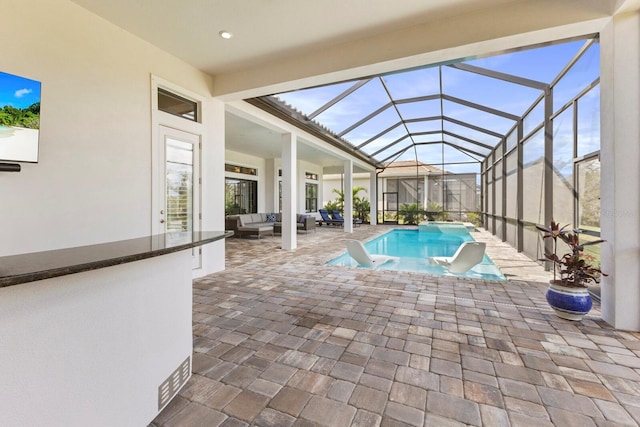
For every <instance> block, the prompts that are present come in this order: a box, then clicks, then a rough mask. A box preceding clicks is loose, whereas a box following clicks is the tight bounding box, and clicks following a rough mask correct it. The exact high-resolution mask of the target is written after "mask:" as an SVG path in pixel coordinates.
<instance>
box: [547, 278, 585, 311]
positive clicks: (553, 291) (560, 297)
mask: <svg viewBox="0 0 640 427" xmlns="http://www.w3.org/2000/svg"><path fill="white" fill-rule="evenodd" d="M547 302H548V303H549V305H550V306H551V308H553V309H554V310H555V311H556V314H557V315H558V317H562V318H563V319H567V320H582V318H583V317H584V315H585V314H587V313H588V312H589V310H591V306H592V305H593V302H592V301H591V295H589V291H587V289H586V288H569V287H566V286H562V285H560V284H558V283H557V282H550V283H549V289H547Z"/></svg>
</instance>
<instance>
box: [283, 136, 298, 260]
mask: <svg viewBox="0 0 640 427" xmlns="http://www.w3.org/2000/svg"><path fill="white" fill-rule="evenodd" d="M297 157H298V146H297V144H296V135H295V134H293V133H286V134H284V135H282V249H284V250H292V249H295V248H296V247H297V234H296V232H297V231H296V206H297V200H296V195H297V192H296V186H297V181H298V179H297V173H298V172H297V170H296V159H297Z"/></svg>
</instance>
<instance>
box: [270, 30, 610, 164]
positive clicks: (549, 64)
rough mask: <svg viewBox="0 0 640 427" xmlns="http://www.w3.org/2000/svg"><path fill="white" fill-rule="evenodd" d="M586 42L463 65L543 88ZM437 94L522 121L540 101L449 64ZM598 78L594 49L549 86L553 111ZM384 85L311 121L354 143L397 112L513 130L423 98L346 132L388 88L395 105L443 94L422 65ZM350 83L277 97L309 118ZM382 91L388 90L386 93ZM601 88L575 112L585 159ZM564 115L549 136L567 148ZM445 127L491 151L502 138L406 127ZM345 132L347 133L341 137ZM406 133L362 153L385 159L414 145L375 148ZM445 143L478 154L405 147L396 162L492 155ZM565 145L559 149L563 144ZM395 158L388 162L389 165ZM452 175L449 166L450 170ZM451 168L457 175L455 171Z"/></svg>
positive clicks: (529, 91) (383, 100)
mask: <svg viewBox="0 0 640 427" xmlns="http://www.w3.org/2000/svg"><path fill="white" fill-rule="evenodd" d="M585 43H586V41H585V40H578V41H573V42H568V43H562V44H555V45H550V46H545V47H539V48H534V49H528V50H520V51H517V52H513V53H508V54H503V55H496V56H490V57H486V58H480V59H472V60H467V61H465V63H466V64H470V65H473V66H477V67H481V68H485V69H489V70H494V71H499V72H502V73H507V74H513V75H517V76H520V77H523V78H526V79H530V80H536V81H539V82H543V83H547V84H549V83H551V82H552V81H554V80H555V78H556V76H557V75H558V74H559V73H560V72H561V71H562V70H563V69H564V68H565V67H566V65H567V64H568V63H569V61H570V60H571V59H572V58H574V57H575V55H576V53H577V52H578V51H579V50H580V49H581V48H582V47H583V46H585ZM441 70H442V71H441V72H442V92H443V93H444V94H445V95H448V96H452V97H455V98H459V99H463V100H465V101H467V102H471V103H475V104H480V105H484V106H486V107H489V108H493V109H496V110H500V111H504V112H507V113H510V114H513V115H516V116H521V115H522V114H523V113H524V112H525V111H527V110H528V109H529V107H531V106H532V104H533V102H534V101H535V100H536V99H537V98H538V97H539V96H540V94H541V91H540V90H538V89H533V88H529V87H525V86H521V85H517V84H512V83H509V82H505V81H500V80H496V79H493V78H490V77H485V76H481V75H478V74H475V73H469V72H467V71H463V70H459V69H456V68H451V67H442V68H441ZM598 76H599V45H598V43H594V44H592V45H591V46H590V47H589V49H588V50H587V51H586V53H585V54H584V55H583V56H582V57H581V59H580V60H579V61H578V62H577V63H576V64H575V66H574V67H572V69H571V70H570V71H569V72H568V73H567V75H566V76H565V77H564V78H563V79H561V80H560V81H559V82H558V84H557V85H556V86H554V93H553V96H554V103H553V109H554V111H557V110H558V109H559V108H561V107H562V106H564V105H565V104H566V103H567V102H568V101H569V100H570V99H571V98H573V97H574V96H576V94H578V93H579V92H580V91H582V90H583V89H584V88H586V87H587V86H588V85H589V84H591V83H592V82H593V81H594V80H595V79H596V78H597V77H598ZM382 79H383V80H384V85H383V84H382V82H381V81H380V79H377V78H376V79H373V80H371V81H369V82H368V83H366V84H365V85H364V86H362V87H360V88H359V89H357V90H356V91H354V92H353V93H351V94H350V95H348V96H347V97H345V98H344V99H342V100H341V101H339V102H338V103H336V104H335V105H333V106H332V107H330V108H329V109H327V110H326V111H324V112H322V113H321V114H319V115H317V117H315V118H314V120H316V121H318V122H320V123H321V124H322V125H324V126H325V127H327V128H329V129H331V130H332V131H333V132H335V133H336V134H338V135H340V136H342V137H343V138H344V139H345V140H347V141H349V142H350V143H351V144H353V145H355V146H358V145H361V144H363V143H364V142H366V141H367V140H369V139H371V138H372V137H374V136H375V135H378V134H379V133H380V132H382V131H384V130H385V129H388V128H389V127H390V126H393V125H394V124H396V123H398V122H399V121H400V115H401V116H402V117H403V118H404V119H405V120H406V119H419V118H425V117H432V116H440V115H445V116H448V117H451V118H453V119H455V120H460V121H463V122H465V123H469V124H471V125H473V126H477V127H480V128H483V129H487V130H490V131H492V132H497V133H499V134H502V135H505V134H506V133H507V132H508V131H509V130H510V129H512V128H513V126H514V123H515V122H514V121H513V120H511V119H508V118H504V117H500V116H498V115H495V114H491V113H487V112H484V111H480V110H478V109H475V108H470V107H469V106H465V105H461V104H459V103H456V102H453V101H449V100H443V101H441V100H439V99H435V100H428V101H421V102H412V103H398V104H396V107H397V110H396V108H388V109H386V110H384V111H383V112H382V113H380V114H378V115H377V116H376V117H375V118H373V119H371V120H369V121H367V122H365V123H363V124H362V125H360V126H357V127H356V128H354V129H351V130H349V128H350V127H352V126H353V125H354V124H355V123H357V122H358V121H359V120H361V119H362V118H364V117H366V116H367V115H369V114H371V113H373V112H375V111H376V110H378V109H379V108H380V107H382V106H384V105H385V104H387V103H389V102H390V100H389V96H388V95H387V90H388V91H389V94H390V95H391V97H392V98H393V99H394V100H396V101H397V100H402V99H409V98H415V97H420V96H427V95H434V94H438V93H440V84H441V83H440V69H439V68H438V67H425V68H422V69H416V70H412V71H406V72H399V73H394V74H389V75H386V76H383V77H382ZM353 84H354V82H346V83H340V84H336V85H331V86H324V87H320V88H312V89H305V90H298V91H294V92H289V93H283V94H278V95H277V97H278V98H280V99H282V100H283V101H285V102H287V103H288V104H290V105H292V106H293V107H295V108H296V109H298V110H300V111H301V112H302V113H304V114H307V115H310V114H311V113H313V112H314V111H316V110H317V109H318V108H320V107H321V106H323V105H324V104H325V103H327V102H328V101H330V100H331V99H333V98H334V97H336V96H337V95H339V94H340V93H342V92H343V91H345V90H346V89H348V88H350V87H351V86H352V85H353ZM385 86H386V90H385ZM599 113H600V111H599V87H596V88H594V89H593V90H592V91H590V92H589V93H588V94H587V95H586V96H585V97H584V98H582V100H581V101H580V108H579V121H580V125H579V129H578V131H579V135H578V139H579V141H581V144H582V146H581V150H582V151H583V154H586V153H587V152H592V151H595V150H597V149H599ZM568 116H569V114H563V115H562V116H561V117H558V119H556V123H555V124H554V133H555V134H556V138H557V139H558V141H559V149H561V150H565V149H570V148H572V145H571V144H567V143H566V138H572V137H571V132H570V131H571V127H570V126H569V127H567V124H566V123H565V124H561V123H560V122H561V121H563V120H565V121H567V120H568V119H567V117H568ZM542 117H543V116H542V108H541V107H539V108H537V109H536V110H534V112H533V113H532V114H531V116H529V118H528V119H526V120H525V128H527V129H528V130H530V129H533V128H534V127H535V126H537V125H538V124H539V123H541V120H542ZM442 127H444V130H446V131H449V132H451V133H455V134H459V135H461V136H462V137H464V138H469V139H472V140H474V141H477V142H480V143H482V144H486V145H489V146H495V144H497V143H498V142H499V141H500V138H499V137H496V136H492V135H488V134H486V133H484V132H479V131H477V130H473V129H469V128H467V127H464V126H460V125H458V124H455V123H451V122H450V121H444V122H442V121H440V120H435V121H421V122H416V123H409V124H407V128H408V129H409V131H410V132H412V133H417V132H429V131H436V130H437V131H440V130H442ZM345 131H346V132H345ZM406 135H407V129H406V128H405V127H404V126H398V127H397V128H395V129H393V130H392V131H390V132H389V133H387V134H385V135H383V136H382V137H380V138H379V139H377V140H375V141H373V142H370V143H368V144H366V145H364V146H363V147H362V148H361V149H362V150H363V151H364V152H366V153H367V154H369V155H374V156H375V158H376V159H378V160H380V161H382V160H384V159H385V158H386V157H388V156H389V155H391V154H393V153H395V152H397V151H398V150H400V148H401V147H406V146H410V145H411V140H410V138H406V139H404V140H401V142H399V143H398V144H396V145H395V146H394V147H392V148H388V149H386V150H383V151H381V152H379V153H378V151H379V150H381V149H383V148H384V147H385V146H388V145H389V144H391V143H392V142H394V141H398V140H399V139H401V138H402V137H403V136H406ZM413 139H414V141H416V142H423V141H424V142H427V141H435V140H439V141H441V140H442V139H443V136H442V135H441V134H438V135H420V136H418V135H416V136H414V137H413ZM444 139H445V140H446V141H448V142H451V143H454V144H459V145H460V146H463V147H466V148H467V149H472V150H473V151H477V152H478V154H477V155H474V154H470V153H468V152H467V153H461V152H459V151H458V150H455V149H453V148H451V147H449V146H447V145H443V144H433V145H427V146H419V147H417V148H416V149H415V151H414V149H410V150H408V151H407V152H406V153H405V154H403V155H402V156H400V157H398V158H397V160H410V159H415V155H416V152H417V154H418V156H419V160H421V161H422V162H424V163H431V164H438V163H449V162H477V160H479V159H482V158H483V156H484V155H486V154H487V153H488V152H489V149H487V148H483V147H478V146H475V145H473V144H471V143H469V142H467V141H464V140H463V139H459V138H456V137H454V136H451V135H444ZM561 141H562V143H561V144H560V142H561ZM558 154H559V156H558V157H559V158H560V157H563V158H566V154H568V153H558ZM392 159H393V158H391V159H389V160H392ZM456 168H457V169H458V170H456V171H460V172H464V171H479V167H478V166H477V164H476V165H474V166H473V167H471V168H469V167H468V166H466V165H459V166H456ZM448 169H449V170H451V167H449V168H448ZM469 169H472V170H469ZM452 171H454V170H452Z"/></svg>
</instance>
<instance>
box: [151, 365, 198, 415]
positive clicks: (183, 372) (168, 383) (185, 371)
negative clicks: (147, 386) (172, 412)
mask: <svg viewBox="0 0 640 427" xmlns="http://www.w3.org/2000/svg"><path fill="white" fill-rule="evenodd" d="M190 374H191V356H189V357H187V358H186V359H185V361H184V362H182V363H181V364H180V366H178V368H177V369H176V370H175V371H173V373H172V374H171V375H169V378H167V379H166V380H164V381H163V382H162V384H160V387H158V411H160V410H161V409H162V408H163V407H164V406H165V405H166V404H167V403H169V401H170V400H171V399H172V398H173V396H175V395H176V393H177V392H178V390H180V387H182V386H183V385H184V383H186V382H187V380H188V379H189V375H190Z"/></svg>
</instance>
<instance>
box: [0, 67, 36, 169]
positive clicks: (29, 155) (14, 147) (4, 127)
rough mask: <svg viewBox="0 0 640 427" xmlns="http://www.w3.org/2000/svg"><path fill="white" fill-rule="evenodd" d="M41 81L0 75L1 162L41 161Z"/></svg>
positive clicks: (5, 74)
mask: <svg viewBox="0 0 640 427" xmlns="http://www.w3.org/2000/svg"><path fill="white" fill-rule="evenodd" d="M39 134H40V82H37V81H35V80H29V79H25V78H24V77H19V76H14V75H13V74H7V73H3V72H0V161H11V162H32V163H35V162H37V161H38V138H39Z"/></svg>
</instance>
